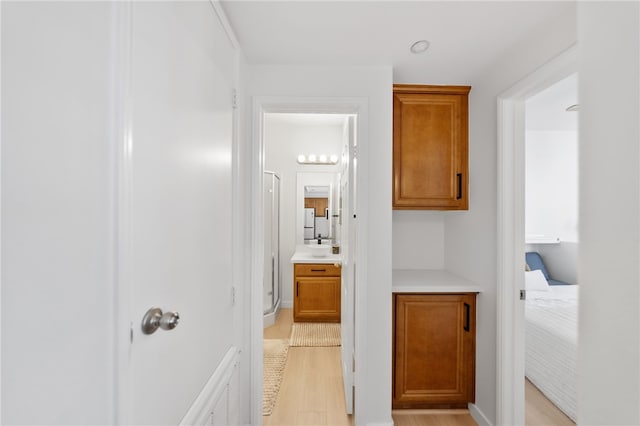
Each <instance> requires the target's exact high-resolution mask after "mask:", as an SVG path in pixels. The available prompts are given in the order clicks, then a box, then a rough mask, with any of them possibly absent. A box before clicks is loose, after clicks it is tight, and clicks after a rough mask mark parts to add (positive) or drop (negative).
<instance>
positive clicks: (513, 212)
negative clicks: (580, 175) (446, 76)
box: [496, 45, 578, 424]
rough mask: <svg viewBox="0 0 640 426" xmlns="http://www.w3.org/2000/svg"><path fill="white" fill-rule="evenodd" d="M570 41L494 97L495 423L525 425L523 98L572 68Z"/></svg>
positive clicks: (574, 54)
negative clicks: (560, 50) (495, 108)
mask: <svg viewBox="0 0 640 426" xmlns="http://www.w3.org/2000/svg"><path fill="white" fill-rule="evenodd" d="M577 52H578V49H577V47H576V46H575V45H574V46H572V47H571V48H569V49H567V50H566V51H564V52H563V53H561V54H560V55H558V56H557V57H556V58H554V59H553V60H551V61H549V62H548V63H547V64H545V65H544V66H542V67H540V68H539V69H538V70H536V71H535V72H534V73H532V74H530V75H529V76H527V77H526V78H524V79H523V80H521V81H520V82H518V83H516V84H515V85H514V86H513V87H511V88H510V89H508V90H507V91H505V92H504V93H502V94H501V95H500V96H499V97H498V127H497V130H498V200H497V201H498V226H497V230H498V238H497V240H498V256H497V259H498V269H497V271H498V276H497V284H498V285H497V293H498V296H497V297H498V330H497V341H498V347H497V355H498V359H497V410H496V411H497V413H496V414H497V424H525V381H524V376H525V351H524V346H525V344H524V342H525V338H524V329H525V326H524V311H525V310H524V306H525V303H524V300H522V299H521V297H524V290H525V277H524V275H525V274H524V269H525V259H524V256H523V254H524V252H525V125H526V123H525V111H526V105H525V104H526V100H527V99H528V98H531V97H533V96H534V95H535V94H537V93H540V92H542V91H543V90H545V89H547V88H548V87H550V86H552V85H553V84H554V83H556V82H558V81H560V80H563V79H565V78H567V77H568V76H570V75H571V74H574V73H576V72H577V68H578V66H577V63H578V61H577Z"/></svg>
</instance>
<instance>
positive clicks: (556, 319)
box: [525, 285, 578, 421]
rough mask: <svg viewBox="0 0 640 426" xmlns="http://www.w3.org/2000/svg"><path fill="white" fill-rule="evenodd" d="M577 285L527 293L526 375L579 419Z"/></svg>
mask: <svg viewBox="0 0 640 426" xmlns="http://www.w3.org/2000/svg"><path fill="white" fill-rule="evenodd" d="M577 335H578V286H577V285H566V286H564V285H563V286H550V287H549V291H528V292H527V301H526V304H525V374H526V376H527V377H528V378H529V380H530V381H531V383H533V384H534V385H535V386H536V387H537V388H538V389H540V390H541V391H542V393H544V394H545V396H546V397H547V398H549V400H550V401H551V402H553V403H554V404H555V405H556V406H557V407H558V408H560V410H562V411H563V412H564V413H565V414H566V415H567V416H569V417H570V418H571V419H572V420H573V421H575V420H576V347H577V345H576V343H577Z"/></svg>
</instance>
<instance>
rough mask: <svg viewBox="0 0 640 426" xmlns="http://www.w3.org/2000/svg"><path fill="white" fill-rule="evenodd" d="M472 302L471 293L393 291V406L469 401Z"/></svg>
mask: <svg viewBox="0 0 640 426" xmlns="http://www.w3.org/2000/svg"><path fill="white" fill-rule="evenodd" d="M475 302H476V294H475V293H432V294H429V293H394V295H393V408H394V409H398V408H467V404H468V403H469V402H474V400H475V330H476V325H475V317H476V315H475V309H476V303H475Z"/></svg>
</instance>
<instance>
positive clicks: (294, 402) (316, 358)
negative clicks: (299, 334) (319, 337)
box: [262, 309, 353, 426]
mask: <svg viewBox="0 0 640 426" xmlns="http://www.w3.org/2000/svg"><path fill="white" fill-rule="evenodd" d="M292 323H293V313H292V310H291V309H281V310H280V315H278V319H277V321H276V323H275V324H274V325H272V326H271V327H267V328H265V330H264V338H265V339H288V338H289V337H290V335H291V324H292ZM352 417H353V416H349V415H347V414H346V408H345V404H344V390H343V388H342V371H341V369H340V347H339V346H338V347H313V348H310V347H290V348H289V354H288V355H287V365H286V367H285V369H284V376H283V378H282V384H281V385H280V391H279V393H278V399H277V401H276V405H275V407H274V408H273V412H272V413H271V415H270V416H263V417H262V422H263V424H264V425H265V426H273V425H296V426H297V425H300V426H303V425H318V426H324V425H326V426H352V425H353V421H352Z"/></svg>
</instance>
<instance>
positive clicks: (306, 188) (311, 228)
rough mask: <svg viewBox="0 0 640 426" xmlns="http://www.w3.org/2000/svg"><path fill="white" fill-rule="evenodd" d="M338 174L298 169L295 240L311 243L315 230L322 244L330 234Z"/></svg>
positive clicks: (332, 230)
mask: <svg viewBox="0 0 640 426" xmlns="http://www.w3.org/2000/svg"><path fill="white" fill-rule="evenodd" d="M339 181H340V174H339V173H334V172H308V173H307V172H299V173H298V175H297V190H296V194H297V195H296V218H297V225H296V241H297V244H313V243H317V241H318V234H320V236H321V237H320V238H321V241H322V243H323V244H329V243H330V242H331V239H332V238H334V233H335V221H336V220H337V215H336V214H335V207H336V199H337V196H338V194H337V192H338V191H337V189H338V185H337V183H338V182H339Z"/></svg>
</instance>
